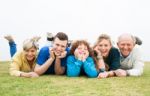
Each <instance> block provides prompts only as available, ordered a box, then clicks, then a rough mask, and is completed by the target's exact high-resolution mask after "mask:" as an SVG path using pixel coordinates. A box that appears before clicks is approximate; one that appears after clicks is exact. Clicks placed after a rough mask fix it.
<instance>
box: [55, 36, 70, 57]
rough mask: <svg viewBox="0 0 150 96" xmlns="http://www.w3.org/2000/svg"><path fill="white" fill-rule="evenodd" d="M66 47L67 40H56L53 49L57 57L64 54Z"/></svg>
mask: <svg viewBox="0 0 150 96" xmlns="http://www.w3.org/2000/svg"><path fill="white" fill-rule="evenodd" d="M66 47H67V40H60V39H59V38H55V40H54V43H53V48H54V52H55V54H56V55H60V54H61V53H62V52H64V51H65V49H66Z"/></svg>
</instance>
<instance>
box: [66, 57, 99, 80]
mask: <svg viewBox="0 0 150 96" xmlns="http://www.w3.org/2000/svg"><path fill="white" fill-rule="evenodd" d="M81 69H83V70H84V72H85V73H86V75H87V76H88V77H90V78H92V77H97V75H98V71H97V70H96V67H95V64H94V60H93V58H91V57H88V58H87V59H86V60H85V61H84V62H83V61H80V60H78V59H76V58H75V56H73V55H71V56H69V57H68V58H67V76H69V77H77V76H79V75H80V72H81Z"/></svg>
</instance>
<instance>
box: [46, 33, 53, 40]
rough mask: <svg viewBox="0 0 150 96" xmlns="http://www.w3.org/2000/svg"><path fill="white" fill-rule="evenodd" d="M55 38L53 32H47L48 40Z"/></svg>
mask: <svg viewBox="0 0 150 96" xmlns="http://www.w3.org/2000/svg"><path fill="white" fill-rule="evenodd" d="M53 39H54V36H53V34H52V33H50V32H47V40H48V41H53Z"/></svg>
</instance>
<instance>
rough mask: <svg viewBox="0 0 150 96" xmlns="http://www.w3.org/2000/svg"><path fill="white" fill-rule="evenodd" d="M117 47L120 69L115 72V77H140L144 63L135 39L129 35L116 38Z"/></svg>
mask: <svg viewBox="0 0 150 96" xmlns="http://www.w3.org/2000/svg"><path fill="white" fill-rule="evenodd" d="M117 45H118V48H119V50H120V54H121V58H120V60H121V62H120V63H121V68H120V69H118V70H116V71H115V75H116V76H119V77H124V76H140V75H142V73H143V67H144V63H143V61H142V58H141V53H140V50H139V46H138V45H137V44H136V39H135V37H133V36H132V35H131V34H122V35H120V36H119V38H118V43H117Z"/></svg>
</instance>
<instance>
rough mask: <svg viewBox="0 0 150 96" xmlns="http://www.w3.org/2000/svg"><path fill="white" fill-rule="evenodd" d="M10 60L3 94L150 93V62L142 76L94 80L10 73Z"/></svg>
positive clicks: (0, 84) (1, 70)
mask: <svg viewBox="0 0 150 96" xmlns="http://www.w3.org/2000/svg"><path fill="white" fill-rule="evenodd" d="M8 67H9V62H0V96H149V95H150V63H148V62H147V63H145V68H144V74H143V75H142V76H141V77H123V78H119V77H113V78H106V79H97V78H94V79H90V78H87V77H77V78H69V77H66V76H55V75H47V76H41V77H39V78H19V77H12V76H10V75H9V74H8Z"/></svg>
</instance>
